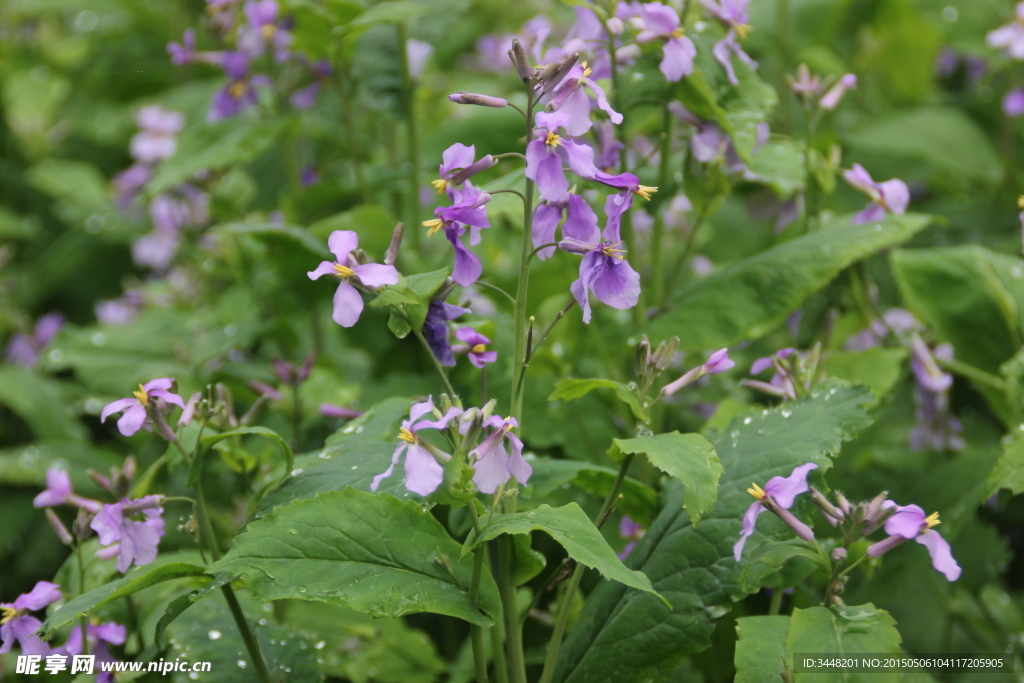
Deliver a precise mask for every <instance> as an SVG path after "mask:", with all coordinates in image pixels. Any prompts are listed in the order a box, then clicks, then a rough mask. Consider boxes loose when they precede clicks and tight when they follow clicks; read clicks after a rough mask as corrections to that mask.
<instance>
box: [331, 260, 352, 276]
mask: <svg viewBox="0 0 1024 683" xmlns="http://www.w3.org/2000/svg"><path fill="white" fill-rule="evenodd" d="M334 272H335V273H337V274H338V275H340V276H341V277H343V278H345V279H348V278H350V277H352V276H353V275H354V274H355V271H354V270H352V269H351V268H349V267H348V266H343V265H341V264H340V263H335V264H334Z"/></svg>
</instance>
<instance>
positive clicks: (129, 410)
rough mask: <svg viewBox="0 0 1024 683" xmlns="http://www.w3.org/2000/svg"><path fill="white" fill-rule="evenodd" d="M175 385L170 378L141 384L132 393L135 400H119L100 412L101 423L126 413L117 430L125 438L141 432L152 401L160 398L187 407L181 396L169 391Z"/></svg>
mask: <svg viewBox="0 0 1024 683" xmlns="http://www.w3.org/2000/svg"><path fill="white" fill-rule="evenodd" d="M173 385H174V380H173V379H171V378H170V377H161V378H160V379H153V380H150V381H148V382H146V383H145V384H140V385H139V388H138V390H136V391H134V392H132V393H133V394H134V395H135V398H119V399H118V400H116V401H114V402H112V403H108V404H107V405H106V407H104V408H103V411H102V412H100V422H106V420H107V418H108V417H110V416H111V415H113V414H114V413H119V412H121V411H124V415H122V416H121V419H119V420H118V421H117V429H118V431H120V432H121V433H122V434H124V435H125V436H131V435H132V434H134V433H135V432H137V431H139V429H141V428H142V425H143V424H144V423H145V422H146V419H147V414H146V408H147V407H148V406H149V404H150V401H151V400H152V399H154V398H158V399H162V400H163V401H165V402H167V403H173V404H174V405H176V406H178V407H180V408H184V407H185V402H184V401H182V399H181V396H178V395H177V394H172V393H171V392H170V391H168V389H170V388H171V387H172V386H173Z"/></svg>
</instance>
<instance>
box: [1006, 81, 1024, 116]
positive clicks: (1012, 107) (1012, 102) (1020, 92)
mask: <svg viewBox="0 0 1024 683" xmlns="http://www.w3.org/2000/svg"><path fill="white" fill-rule="evenodd" d="M1003 113H1004V114H1006V115H1007V116H1009V117H1010V118H1014V119H1015V118H1017V117H1019V116H1022V115H1024V89H1022V88H1014V89H1013V90H1011V91H1010V92H1008V93H1006V96H1005V97H1003Z"/></svg>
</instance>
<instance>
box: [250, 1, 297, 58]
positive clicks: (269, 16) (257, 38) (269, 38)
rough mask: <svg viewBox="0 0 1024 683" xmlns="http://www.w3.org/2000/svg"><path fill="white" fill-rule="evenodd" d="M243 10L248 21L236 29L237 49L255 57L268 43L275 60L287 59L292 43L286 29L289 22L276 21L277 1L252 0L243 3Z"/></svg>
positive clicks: (263, 50) (259, 54)
mask: <svg viewBox="0 0 1024 683" xmlns="http://www.w3.org/2000/svg"><path fill="white" fill-rule="evenodd" d="M244 12H245V18H246V20H247V22H248V23H247V25H245V26H242V27H240V28H239V30H238V41H237V42H238V49H239V51H241V52H243V53H245V54H246V55H248V56H249V57H252V58H254V59H255V58H257V57H260V56H262V55H263V53H264V52H265V51H266V49H267V47H268V45H269V46H270V47H271V48H272V49H273V50H274V59H275V60H276V61H278V62H283V61H285V60H287V59H288V47H289V46H290V45H291V43H292V35H291V33H289V32H288V30H287V27H288V26H289V25H290V22H278V21H277V15H278V6H277V2H276V1H275V0H253V1H251V2H247V3H245V10H244Z"/></svg>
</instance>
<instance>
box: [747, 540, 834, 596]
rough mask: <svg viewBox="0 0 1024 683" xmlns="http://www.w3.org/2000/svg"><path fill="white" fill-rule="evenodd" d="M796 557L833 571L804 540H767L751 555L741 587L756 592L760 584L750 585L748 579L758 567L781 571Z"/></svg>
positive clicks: (827, 570)
mask: <svg viewBox="0 0 1024 683" xmlns="http://www.w3.org/2000/svg"><path fill="white" fill-rule="evenodd" d="M794 557H804V558H807V559H808V560H810V561H811V562H813V563H815V564H816V565H818V566H819V567H820V568H821V569H823V570H825V572H826V573H827V572H829V571H831V570H832V565H831V563H830V562H829V561H828V560H826V559H825V558H824V557H822V556H821V555H820V554H819V553H818V551H817V550H815V549H814V546H813V545H811V544H810V543H808V542H807V541H805V540H803V539H800V538H794V539H792V540H789V541H776V540H774V539H771V538H766V539H765V540H763V541H761V542H760V543H759V544H758V545H757V547H756V548H754V551H753V552H752V553H750V557H749V559H748V560H747V564H746V566H745V567H744V569H743V574H742V575H741V576H740V586H742V587H743V589H744V590H746V591H747V592H748V593H753V592H755V591H756V590H757V588H758V585H757V584H758V583H759V582H757V581H755V583H754V584H753V585H749V584H748V578H749V577H750V574H751V572H752V571H753V570H754V569H755V567H756V566H757V565H759V564H763V565H765V566H767V567H769V568H771V569H781V568H782V566H783V565H784V564H786V563H787V562H789V561H790V560H791V559H793V558H794Z"/></svg>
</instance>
